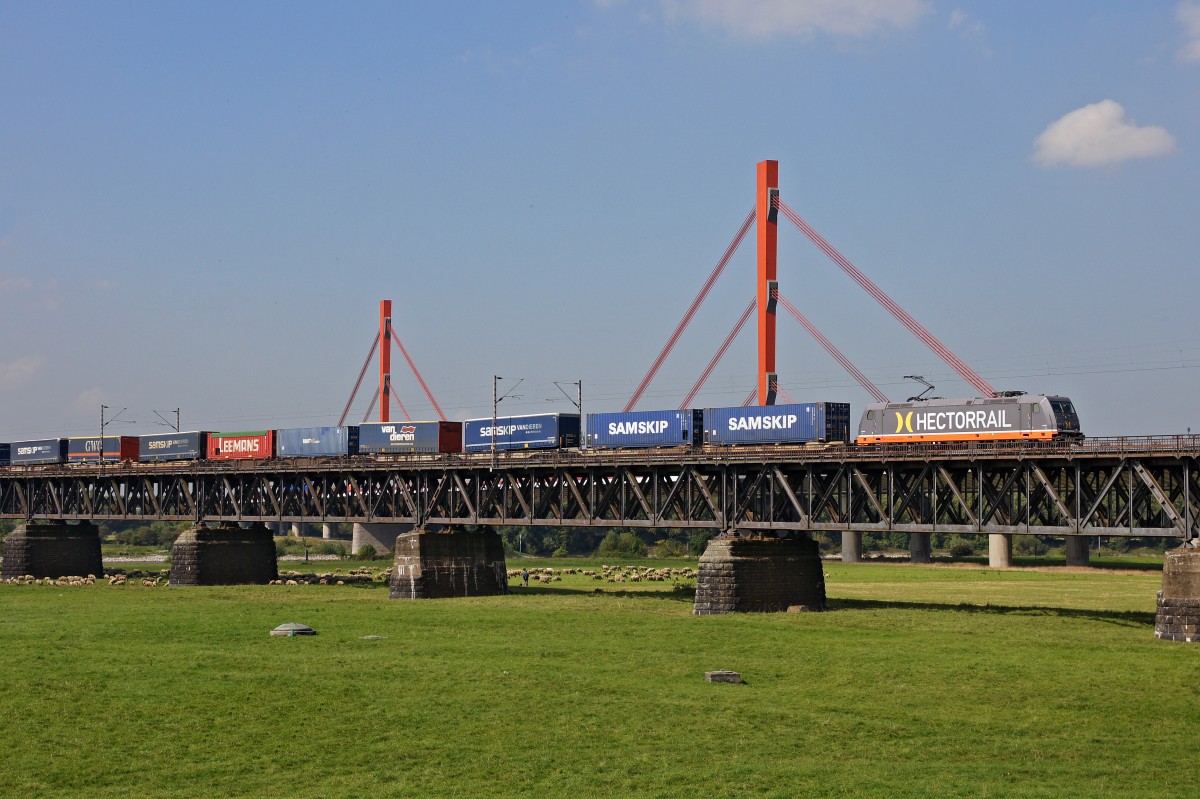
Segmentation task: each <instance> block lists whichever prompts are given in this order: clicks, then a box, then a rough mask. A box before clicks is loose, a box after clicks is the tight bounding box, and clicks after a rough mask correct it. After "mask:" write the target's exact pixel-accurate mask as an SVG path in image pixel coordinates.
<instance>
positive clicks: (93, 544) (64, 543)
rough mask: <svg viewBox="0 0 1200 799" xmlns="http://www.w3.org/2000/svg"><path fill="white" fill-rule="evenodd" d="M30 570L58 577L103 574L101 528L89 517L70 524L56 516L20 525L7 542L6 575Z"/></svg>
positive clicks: (19, 573) (9, 535)
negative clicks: (88, 519)
mask: <svg viewBox="0 0 1200 799" xmlns="http://www.w3.org/2000/svg"><path fill="white" fill-rule="evenodd" d="M27 574H32V575H33V576H34V577H53V578H55V579H57V578H59V577H86V576H87V575H89V574H94V575H96V576H97V577H99V576H101V575H102V574H104V560H103V559H102V558H101V555H100V529H99V528H98V527H96V525H94V524H92V523H91V522H89V521H85V522H80V523H79V524H68V523H67V522H65V521H61V520H55V519H47V520H37V521H28V522H26V523H24V524H22V525H19V526H18V527H17V528H16V529H15V530H13V531H12V532H11V533H9V534H8V538H7V539H5V542H4V569H3V579H5V580H7V579H8V578H10V577H23V576H25V575H27Z"/></svg>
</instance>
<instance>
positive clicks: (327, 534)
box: [321, 524, 333, 541]
mask: <svg viewBox="0 0 1200 799" xmlns="http://www.w3.org/2000/svg"><path fill="white" fill-rule="evenodd" d="M321 538H323V539H325V540H326V541H329V540H331V539H332V538H333V525H332V524H322V525H321Z"/></svg>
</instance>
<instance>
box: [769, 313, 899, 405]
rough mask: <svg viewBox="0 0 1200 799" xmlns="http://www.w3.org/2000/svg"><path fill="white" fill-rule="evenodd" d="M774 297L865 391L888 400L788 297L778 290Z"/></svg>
mask: <svg viewBox="0 0 1200 799" xmlns="http://www.w3.org/2000/svg"><path fill="white" fill-rule="evenodd" d="M775 298H776V299H777V300H778V301H779V304H780V305H782V306H783V307H784V309H785V310H786V311H787V312H788V313H790V314H791V315H792V317H793V318H794V319H795V320H796V321H797V322H799V323H800V326H801V327H803V328H804V329H805V330H807V331H808V334H809V335H810V336H812V337H813V338H814V339H816V340H817V343H818V344H820V345H821V346H822V347H824V348H825V351H826V352H828V353H829V354H830V355H832V356H833V357H834V359H835V360H837V362H838V363H840V364H841V365H842V368H843V369H845V370H846V371H847V372H849V373H850V376H851V377H853V378H854V379H855V380H857V381H858V384H859V385H860V386H862V387H863V388H865V389H866V390H867V393H869V394H870V395H871V396H872V397H874V398H875V401H876V402H887V401H888V398H887V396H886V395H885V394H884V393H883V392H882V391H880V390H879V389H878V388H876V386H875V384H874V383H872V382H871V381H870V380H868V379H867V376H866V375H864V374H863V373H862V372H860V371H859V370H858V367H856V366H855V365H854V364H853V363H851V362H850V359H849V358H847V357H846V356H845V355H843V354H842V351H841V350H839V349H838V348H837V347H836V346H834V344H833V342H832V341H830V340H829V339H827V338H825V336H824V335H823V334H822V333H821V331H820V330H818V329H817V327H816V325H814V324H813V323H812V322H810V321H809V320H808V318H807V317H806V316H805V315H804V314H802V313H800V311H799V310H798V309H797V308H796V306H795V305H792V303H791V302H789V301H788V299H787V298H786V297H784V296H783V294H781V293H780V292H779V291H778V290H776V292H775Z"/></svg>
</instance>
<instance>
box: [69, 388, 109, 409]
mask: <svg viewBox="0 0 1200 799" xmlns="http://www.w3.org/2000/svg"><path fill="white" fill-rule="evenodd" d="M103 404H104V389H102V388H88V389H84V390H83V391H81V392H79V396H77V397H76V398H75V399H74V400H73V401H72V402H71V407H73V408H74V409H75V410H76V411H78V412H79V413H90V412H92V411H96V412H99V410H100V406H101V405H103Z"/></svg>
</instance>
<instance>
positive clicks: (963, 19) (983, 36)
mask: <svg viewBox="0 0 1200 799" xmlns="http://www.w3.org/2000/svg"><path fill="white" fill-rule="evenodd" d="M949 28H950V30H952V31H957V32H958V35H959V36H961V37H962V38H963V39H966V40H970V41H975V42H977V43H978V44H979V45H980V47H982V48H983V54H984V55H985V56H989V57H990V56H991V55H992V49H991V47H989V46H988V43H987V26H986V25H984V24H983V23H982V22H981V21H979V20H977V19H975V18H974V17H972V16H971V15H970V14H968V13H967V12H966V11H963V10H962V9H961V8H956V9H954V10H953V11H951V12H950V23H949Z"/></svg>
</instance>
